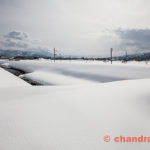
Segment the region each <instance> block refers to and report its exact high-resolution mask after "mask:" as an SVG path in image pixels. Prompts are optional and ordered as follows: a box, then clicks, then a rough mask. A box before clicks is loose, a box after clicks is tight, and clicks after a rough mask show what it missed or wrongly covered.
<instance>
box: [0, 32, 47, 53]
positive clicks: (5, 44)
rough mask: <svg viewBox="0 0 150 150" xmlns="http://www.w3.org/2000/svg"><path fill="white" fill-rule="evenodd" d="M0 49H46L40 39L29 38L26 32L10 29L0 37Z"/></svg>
mask: <svg viewBox="0 0 150 150" xmlns="http://www.w3.org/2000/svg"><path fill="white" fill-rule="evenodd" d="M0 38H1V39H0V49H4V50H5V49H6V50H37V51H42V50H48V48H47V47H46V46H43V45H42V44H41V43H40V41H38V40H34V39H31V38H30V36H29V34H28V33H25V32H22V31H11V32H9V33H8V34H6V35H3V36H1V37H0Z"/></svg>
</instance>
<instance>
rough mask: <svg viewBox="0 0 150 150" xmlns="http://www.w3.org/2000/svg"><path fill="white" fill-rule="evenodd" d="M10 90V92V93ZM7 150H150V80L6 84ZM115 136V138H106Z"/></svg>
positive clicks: (1, 119)
mask: <svg viewBox="0 0 150 150" xmlns="http://www.w3.org/2000/svg"><path fill="white" fill-rule="evenodd" d="M6 90H7V93H9V94H7V93H6ZM0 97H1V99H0V149H1V150H22V149H27V150H51V149H52V150H60V149H61V150H100V149H103V150H107V149H110V150H120V149H121V150H133V149H135V150H141V149H142V150H149V147H150V145H149V143H124V144H123V143H122V144H121V143H114V142H113V138H114V137H115V136H120V135H123V136H141V135H143V136H146V137H149V136H150V130H149V127H150V118H149V116H150V101H149V100H150V80H149V79H144V80H134V81H119V82H111V83H104V84H99V85H98V84H96V85H76V86H75V85H74V86H45V87H22V88H17V87H16V88H11V87H10V88H2V87H1V88H0ZM105 135H110V136H111V140H112V141H111V142H109V143H106V142H104V140H103V137H104V136H105Z"/></svg>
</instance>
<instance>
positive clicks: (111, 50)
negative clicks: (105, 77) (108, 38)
mask: <svg viewBox="0 0 150 150" xmlns="http://www.w3.org/2000/svg"><path fill="white" fill-rule="evenodd" d="M112 52H113V48H111V49H110V61H111V64H112Z"/></svg>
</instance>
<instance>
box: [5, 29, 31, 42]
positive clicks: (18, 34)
mask: <svg viewBox="0 0 150 150" xmlns="http://www.w3.org/2000/svg"><path fill="white" fill-rule="evenodd" d="M6 37H7V38H12V39H18V40H24V39H27V38H28V37H29V35H28V34H27V33H25V32H21V31H12V32H9V33H8V34H7V35H6Z"/></svg>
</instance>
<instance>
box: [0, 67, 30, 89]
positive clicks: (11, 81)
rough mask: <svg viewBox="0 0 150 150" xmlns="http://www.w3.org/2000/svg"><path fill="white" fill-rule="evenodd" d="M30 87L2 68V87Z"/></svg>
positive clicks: (0, 78) (0, 76)
mask: <svg viewBox="0 0 150 150" xmlns="http://www.w3.org/2000/svg"><path fill="white" fill-rule="evenodd" d="M11 86H13V87H15V86H30V85H29V84H28V83H26V82H25V81H23V80H22V79H20V78H18V77H16V76H14V75H13V74H11V73H9V72H7V71H5V70H4V69H2V68H0V87H11Z"/></svg>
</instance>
